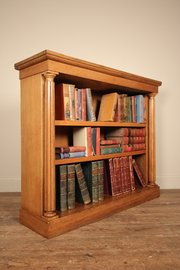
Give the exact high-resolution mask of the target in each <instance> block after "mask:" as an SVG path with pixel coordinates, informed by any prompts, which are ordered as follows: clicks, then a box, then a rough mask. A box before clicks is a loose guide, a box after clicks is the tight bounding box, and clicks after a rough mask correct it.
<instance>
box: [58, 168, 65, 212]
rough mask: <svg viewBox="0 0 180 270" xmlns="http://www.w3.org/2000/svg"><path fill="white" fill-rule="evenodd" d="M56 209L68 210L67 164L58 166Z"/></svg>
mask: <svg viewBox="0 0 180 270" xmlns="http://www.w3.org/2000/svg"><path fill="white" fill-rule="evenodd" d="M56 209H57V210H59V211H62V212H64V211H66V210H67V166H66V165H60V166H56Z"/></svg>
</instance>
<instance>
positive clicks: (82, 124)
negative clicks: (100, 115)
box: [55, 120, 146, 127]
mask: <svg viewBox="0 0 180 270" xmlns="http://www.w3.org/2000/svg"><path fill="white" fill-rule="evenodd" d="M55 126H68V127H71V126H72V127H73V126H75V127H146V124H145V123H128V122H126V123H119V122H91V121H64V120H55Z"/></svg>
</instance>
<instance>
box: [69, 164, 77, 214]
mask: <svg viewBox="0 0 180 270" xmlns="http://www.w3.org/2000/svg"><path fill="white" fill-rule="evenodd" d="M67 175H68V188H67V205H68V209H73V208H75V167H74V164H71V165H67Z"/></svg>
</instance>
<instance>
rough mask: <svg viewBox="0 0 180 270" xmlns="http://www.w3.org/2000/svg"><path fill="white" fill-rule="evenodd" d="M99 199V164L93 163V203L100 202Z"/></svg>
mask: <svg viewBox="0 0 180 270" xmlns="http://www.w3.org/2000/svg"><path fill="white" fill-rule="evenodd" d="M98 198H99V185H98V166H97V162H96V161H93V162H92V202H93V203H96V202H98Z"/></svg>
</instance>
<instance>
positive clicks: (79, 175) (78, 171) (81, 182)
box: [75, 163, 91, 204]
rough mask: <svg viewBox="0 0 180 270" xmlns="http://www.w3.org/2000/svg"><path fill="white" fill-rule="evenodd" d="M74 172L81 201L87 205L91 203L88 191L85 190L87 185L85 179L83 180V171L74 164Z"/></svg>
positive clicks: (79, 166)
mask: <svg viewBox="0 0 180 270" xmlns="http://www.w3.org/2000/svg"><path fill="white" fill-rule="evenodd" d="M75 172H76V176H77V180H78V184H79V189H80V192H81V196H82V200H83V202H84V204H88V203H90V202H91V199H90V196H89V191H88V189H87V185H86V182H85V178H84V173H83V170H82V167H81V164H80V163H78V164H75Z"/></svg>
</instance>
